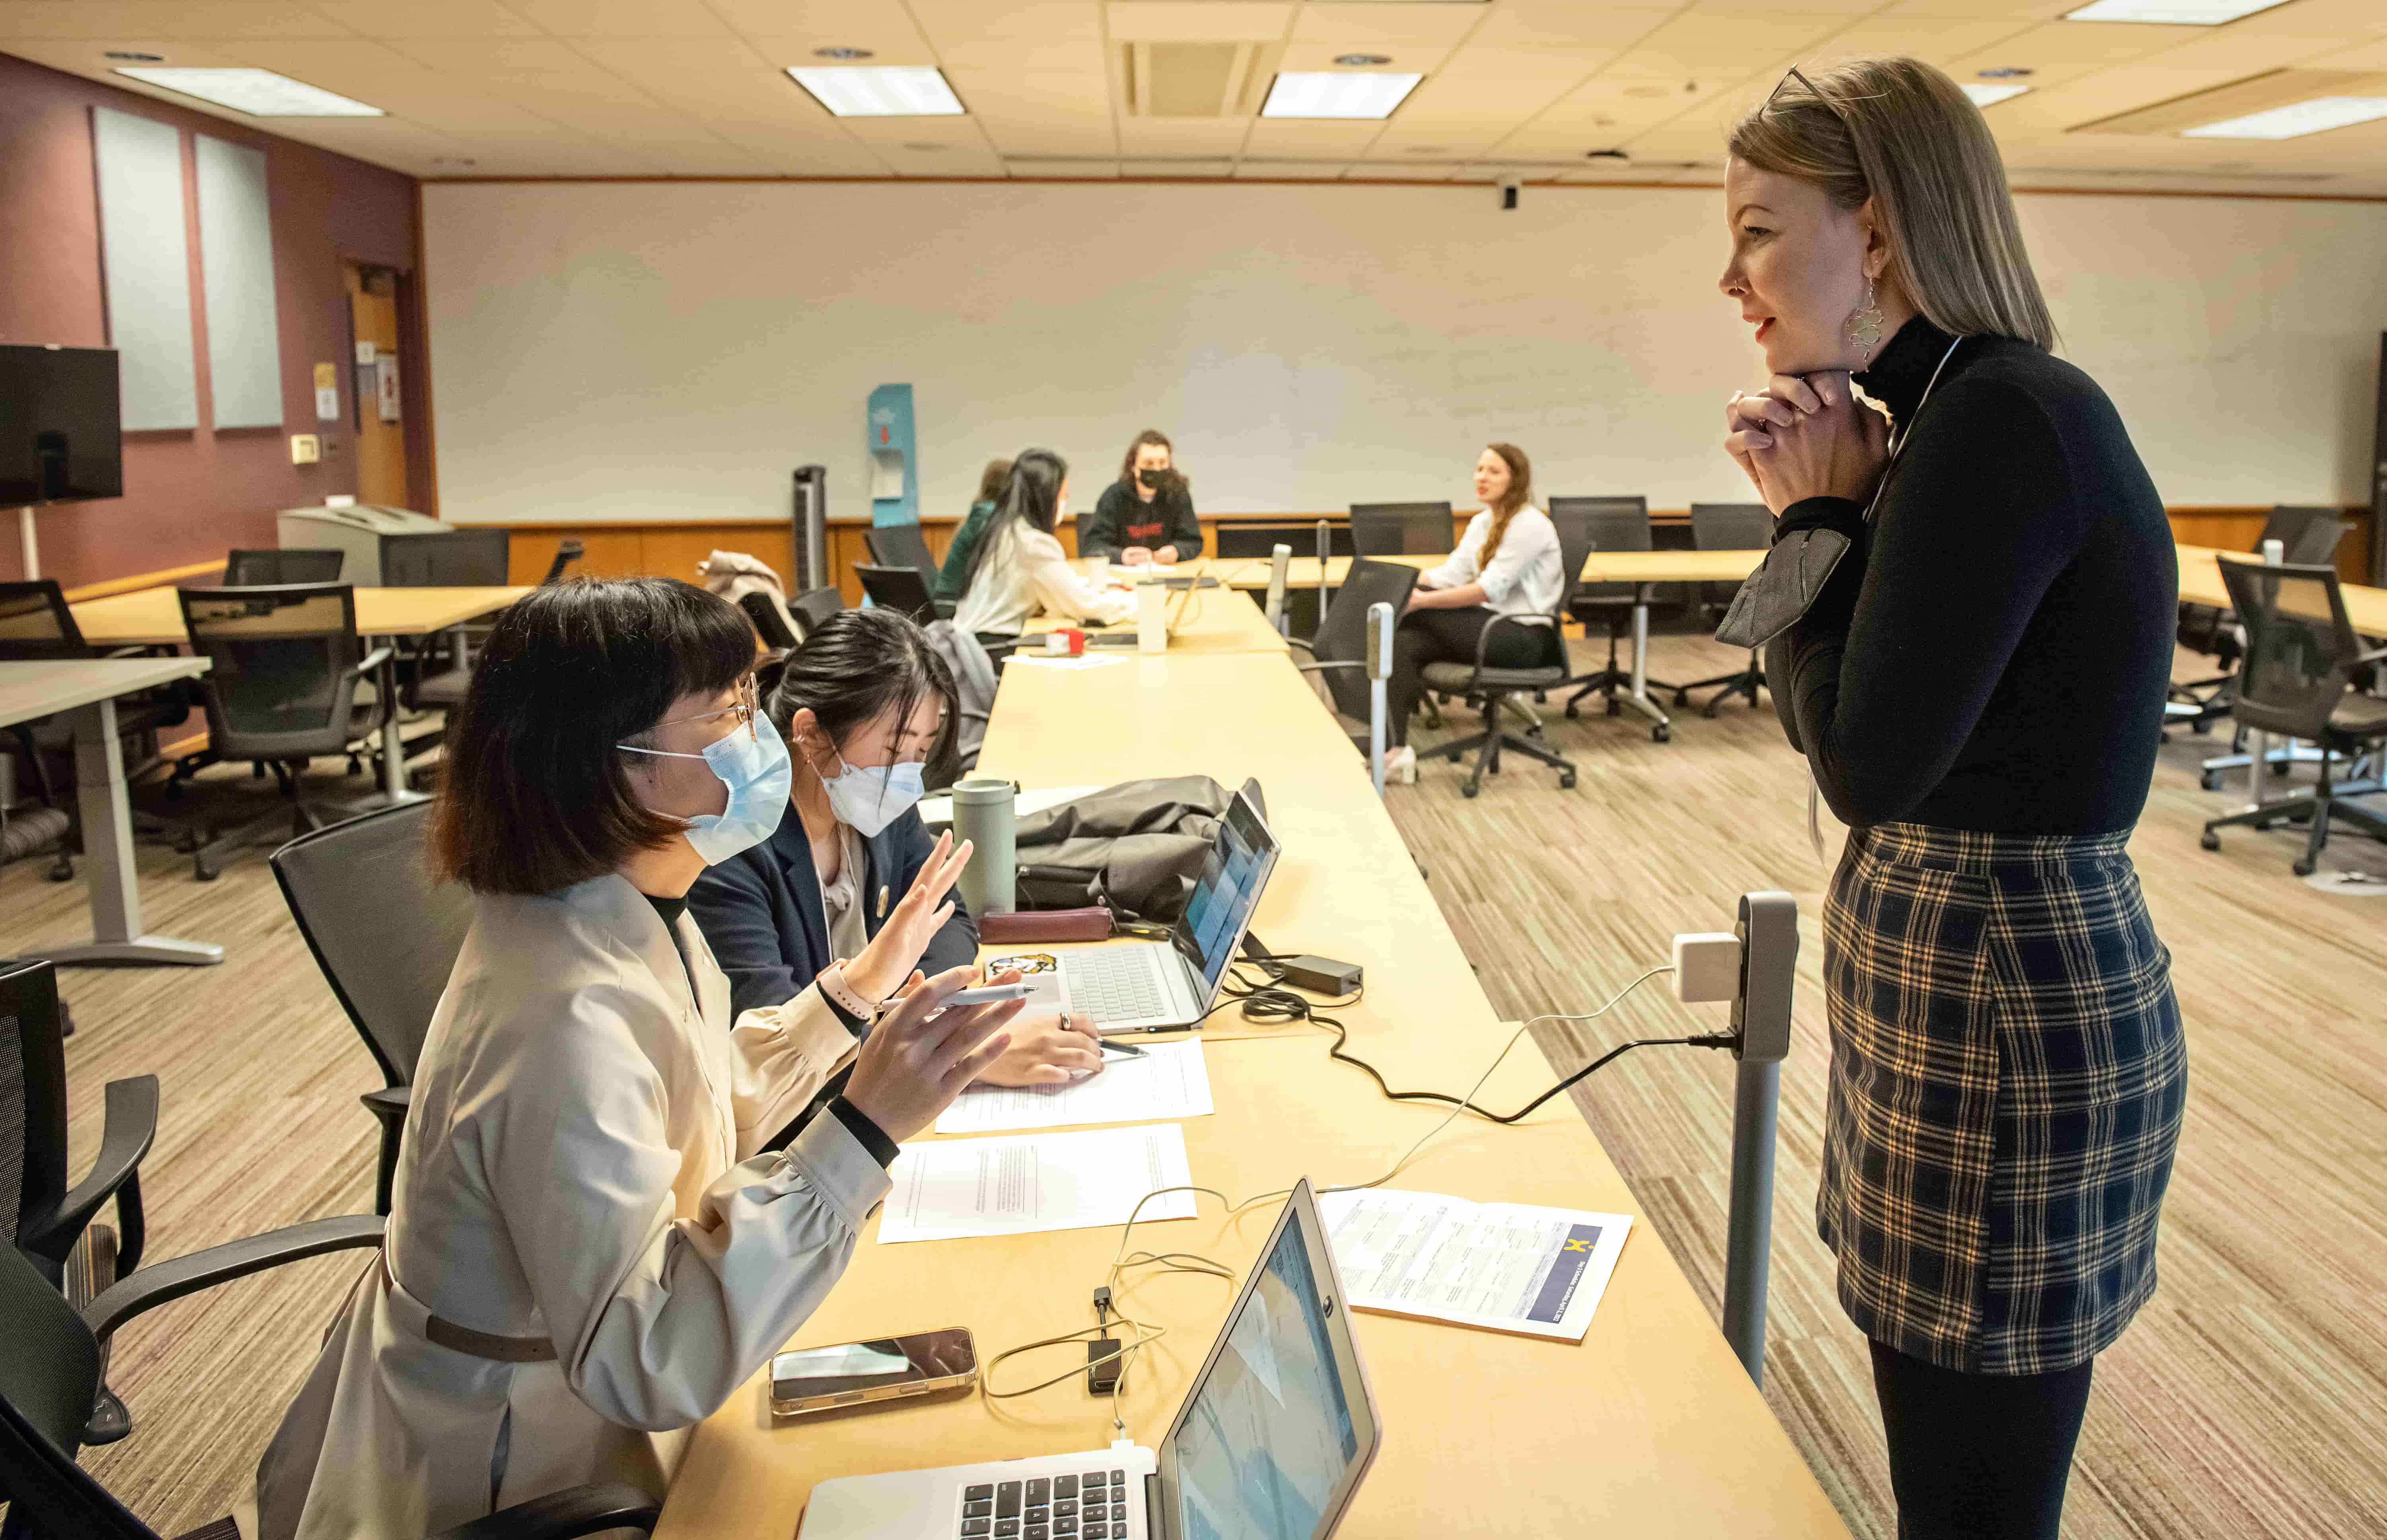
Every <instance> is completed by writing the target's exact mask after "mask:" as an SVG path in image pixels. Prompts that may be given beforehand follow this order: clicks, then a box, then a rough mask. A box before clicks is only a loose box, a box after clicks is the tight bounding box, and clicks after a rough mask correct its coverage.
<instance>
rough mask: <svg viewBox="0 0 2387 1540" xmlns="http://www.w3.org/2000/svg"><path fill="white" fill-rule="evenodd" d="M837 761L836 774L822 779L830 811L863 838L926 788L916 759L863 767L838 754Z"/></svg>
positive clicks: (897, 814) (892, 818)
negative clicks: (914, 760) (849, 762)
mask: <svg viewBox="0 0 2387 1540" xmlns="http://www.w3.org/2000/svg"><path fill="white" fill-rule="evenodd" d="M837 763H838V775H837V776H836V778H835V779H829V778H827V777H823V779H822V781H821V784H822V785H823V786H825V787H827V789H828V806H829V811H830V812H832V813H834V814H837V819H838V822H839V823H841V824H845V825H847V826H849V827H852V830H853V832H854V833H856V834H859V835H860V836H862V837H863V838H864V839H871V838H873V837H874V836H876V835H877V834H878V832H879V831H880V830H881V829H884V828H885V827H887V826H888V825H890V824H891V823H893V822H894V821H895V820H896V819H898V818H901V817H902V816H903V814H905V813H906V812H907V811H909V810H910V808H911V807H912V805H913V804H914V803H915V802H918V801H919V800H920V798H921V797H922V795H923V794H924V793H925V791H926V788H925V787H924V786H923V785H922V783H921V779H920V776H921V766H920V765H919V764H917V763H906V764H876V765H872V766H871V767H870V768H868V769H866V770H865V769H864V768H863V767H862V766H860V765H858V764H847V763H846V762H845V757H844V756H843V755H841V754H840V756H838V762H837Z"/></svg>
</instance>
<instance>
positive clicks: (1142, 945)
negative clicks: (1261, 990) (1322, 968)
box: [987, 787, 1280, 1032]
mask: <svg viewBox="0 0 2387 1540" xmlns="http://www.w3.org/2000/svg"><path fill="white" fill-rule="evenodd" d="M1279 850H1280V847H1279V846H1278V844H1277V841H1276V836H1275V835H1273V834H1271V833H1269V827H1268V821H1267V820H1266V819H1264V818H1262V817H1261V816H1260V813H1259V809H1258V808H1257V807H1256V806H1255V805H1254V804H1253V802H1252V798H1251V792H1250V789H1249V788H1248V787H1246V788H1245V789H1244V790H1241V791H1238V792H1236V793H1235V797H1234V800H1233V801H1232V802H1230V803H1228V804H1227V812H1226V815H1225V816H1224V817H1222V818H1220V819H1219V833H1218V836H1217V838H1216V839H1214V840H1213V841H1212V843H1211V846H1210V853H1209V855H1208V856H1207V857H1206V859H1205V860H1204V861H1203V863H1202V876H1201V877H1200V879H1199V880H1198V881H1197V882H1196V883H1195V885H1194V888H1193V896H1192V897H1190V898H1188V899H1187V900H1186V901H1185V913H1184V915H1182V916H1181V917H1180V918H1179V920H1178V921H1177V923H1176V924H1175V925H1174V926H1171V927H1170V928H1169V933H1168V940H1165V941H1129V942H1121V943H1118V944H1115V945H1110V946H1099V947H1091V948H1088V949H1086V950H1084V951H1081V952H1037V951H1033V950H1025V951H1021V952H1006V953H996V954H995V955H993V956H991V957H989V958H988V959H987V967H988V969H989V971H990V974H991V972H992V970H994V969H995V968H996V967H997V966H1012V967H1017V968H1018V969H1020V971H1021V973H1022V975H1023V981H1024V982H1026V983H1027V984H1028V985H1029V989H1030V991H1031V992H1030V993H1029V997H1028V1004H1027V1005H1026V1006H1024V1007H1023V1009H1026V1010H1030V1011H1037V1010H1046V1011H1082V1012H1084V1013H1085V1014H1086V1015H1088V1016H1092V1017H1093V1018H1094V1029H1095V1030H1096V1031H1099V1032H1165V1031H1168V1030H1169V1029H1173V1028H1178V1027H1190V1026H1192V1025H1193V1024H1194V1023H1195V1022H1198V1021H1200V1020H1201V1019H1202V1018H1203V1017H1204V1016H1207V1015H1208V1014H1209V1011H1210V1007H1211V1005H1212V1004H1213V1003H1215V1002H1216V1001H1217V1000H1218V998H1219V984H1220V982H1221V981H1223V980H1224V979H1225V978H1226V976H1227V965H1228V964H1229V963H1231V962H1232V961H1233V960H1234V956H1235V953H1236V951H1237V949H1238V948H1240V947H1241V946H1242V945H1243V944H1244V932H1245V931H1247V930H1249V929H1250V928H1251V924H1252V911H1253V910H1255V909H1257V908H1258V907H1259V902H1260V894H1261V892H1262V891H1263V890H1266V889H1267V887H1268V879H1269V874H1270V873H1271V872H1273V871H1275V870H1276V860H1277V855H1278V853H1279Z"/></svg>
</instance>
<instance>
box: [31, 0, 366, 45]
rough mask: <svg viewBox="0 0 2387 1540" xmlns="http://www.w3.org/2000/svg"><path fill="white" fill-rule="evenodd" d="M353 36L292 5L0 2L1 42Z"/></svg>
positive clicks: (186, 0) (189, 0) (255, 0)
mask: <svg viewBox="0 0 2387 1540" xmlns="http://www.w3.org/2000/svg"><path fill="white" fill-rule="evenodd" d="M353 35H355V34H354V33H353V32H350V30H349V29H348V28H347V27H345V26H343V25H341V24H340V23H339V22H337V21H335V20H333V19H330V18H328V17H326V16H323V15H322V14H320V13H318V12H316V11H314V10H311V9H309V7H307V6H302V5H297V4H295V3H294V0H0V37H6V38H101V37H156V38H164V39H168V40H180V41H188V42H194V43H199V42H211V41H219V40H228V39H234V38H244V39H246V38H255V39H259V40H271V39H276V38H324V37H350V36H353Z"/></svg>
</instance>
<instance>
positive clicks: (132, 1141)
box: [17, 1075, 158, 1272]
mask: <svg viewBox="0 0 2387 1540" xmlns="http://www.w3.org/2000/svg"><path fill="white" fill-rule="evenodd" d="M157 1138H158V1077H157V1076H155V1075H135V1076H133V1078H132V1079H123V1080H110V1081H108V1082H107V1123H106V1125H105V1126H104V1127H103V1129H102V1130H101V1132H100V1138H99V1158H98V1159H97V1160H95V1161H93V1162H92V1166H91V1171H90V1173H89V1174H88V1175H86V1176H85V1177H84V1178H83V1179H82V1180H81V1181H80V1182H77V1183H76V1184H75V1185H74V1187H73V1188H72V1189H71V1190H69V1192H68V1193H67V1194H66V1196H65V1197H63V1198H61V1199H59V1200H58V1208H57V1213H55V1214H52V1215H49V1216H47V1217H46V1218H36V1217H34V1216H31V1215H29V1216H26V1218H25V1220H24V1222H23V1224H22V1226H21V1228H20V1229H19V1231H18V1234H17V1243H18V1244H19V1245H20V1246H22V1247H24V1248H25V1249H26V1250H27V1251H30V1252H35V1253H39V1254H41V1255H43V1256H47V1255H48V1254H49V1250H50V1246H51V1244H53V1243H65V1244H71V1243H72V1241H73V1238H74V1237H75V1236H78V1235H80V1234H82V1231H83V1227H84V1226H85V1225H87V1224H89V1223H90V1222H91V1217H92V1216H93V1215H94V1214H95V1213H97V1212H98V1211H99V1205H101V1204H104V1203H106V1202H107V1200H108V1199H109V1198H111V1197H113V1198H114V1199H115V1200H116V1216H117V1222H118V1224H119V1225H120V1227H121V1229H122V1230H123V1232H124V1233H123V1234H122V1235H121V1236H120V1238H119V1240H118V1245H117V1263H116V1266H117V1270H118V1271H119V1272H131V1271H132V1270H133V1269H134V1268H137V1267H139V1266H140V1265H141V1244H142V1238H143V1234H144V1225H143V1220H142V1212H141V1157H142V1156H143V1155H147V1154H148V1153H149V1146H150V1145H151V1144H152V1143H154V1142H156V1141H157ZM60 1249H61V1250H63V1249H64V1245H61V1246H60Z"/></svg>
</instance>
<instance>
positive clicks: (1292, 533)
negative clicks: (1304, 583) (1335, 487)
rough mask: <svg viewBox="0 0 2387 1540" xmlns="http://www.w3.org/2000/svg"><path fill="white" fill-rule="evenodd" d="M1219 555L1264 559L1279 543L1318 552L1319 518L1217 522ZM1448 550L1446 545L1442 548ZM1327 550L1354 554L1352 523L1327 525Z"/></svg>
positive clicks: (1334, 553)
mask: <svg viewBox="0 0 2387 1540" xmlns="http://www.w3.org/2000/svg"><path fill="white" fill-rule="evenodd" d="M1217 542H1218V554H1219V559H1220V560H1222V561H1236V560H1249V559H1250V558H1252V557H1255V556H1257V557H1261V558H1265V557H1266V556H1267V555H1268V553H1269V552H1270V551H1272V550H1274V549H1276V548H1277V547H1279V546H1291V547H1292V548H1293V549H1294V552H1295V554H1296V555H1300V556H1315V555H1317V554H1318V521H1317V520H1315V519H1312V520H1310V521H1308V522H1307V524H1304V523H1302V522H1300V521H1299V520H1290V519H1284V520H1275V521H1267V522H1262V521H1254V522H1253V523H1250V524H1245V523H1244V522H1242V521H1241V520H1236V519H1221V520H1219V532H1218V535H1217ZM1445 549H1447V548H1445ZM1326 553H1327V554H1328V555H1329V556H1351V555H1355V554H1357V552H1356V550H1355V549H1354V548H1353V546H1352V544H1351V525H1350V524H1349V523H1348V522H1346V521H1345V520H1343V519H1340V518H1335V519H1332V520H1331V521H1330V522H1329V524H1327V528H1326Z"/></svg>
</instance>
